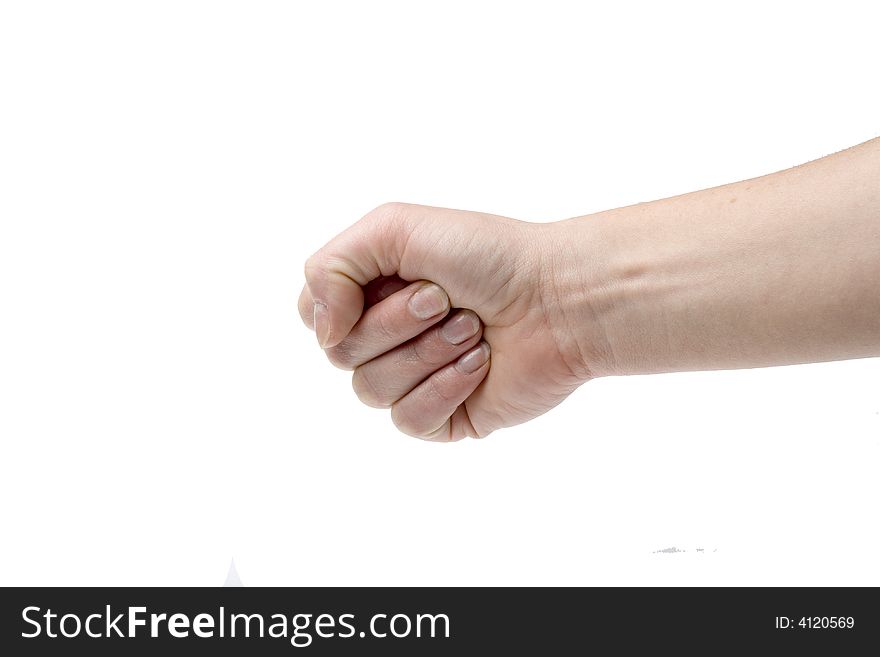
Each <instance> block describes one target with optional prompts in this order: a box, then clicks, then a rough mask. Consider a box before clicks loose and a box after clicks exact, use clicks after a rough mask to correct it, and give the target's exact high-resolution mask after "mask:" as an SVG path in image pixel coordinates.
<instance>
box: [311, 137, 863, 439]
mask: <svg viewBox="0 0 880 657" xmlns="http://www.w3.org/2000/svg"><path fill="white" fill-rule="evenodd" d="M406 281H416V282H415V283H412V284H409V283H407V282H406ZM429 281H431V282H433V283H436V285H437V286H439V288H437V287H436V286H431V285H430V284H429V283H428V282H429ZM423 288H428V289H427V291H426V294H423V295H421V296H420V300H419V301H413V302H412V303H411V302H410V300H411V299H412V298H413V296H414V294H415V293H416V292H417V291H419V290H423ZM432 298H433V299H434V301H435V302H436V305H435V307H431V305H430V304H429V303H427V301H428V300H430V299H432ZM299 309H300V313H301V314H302V317H303V320H304V322H305V323H306V324H307V325H308V326H309V327H310V328H312V329H314V330H316V333H317V336H318V340H319V343H320V344H321V346H322V347H323V348H324V349H325V350H326V352H327V355H328V357H329V358H330V360H331V362H333V363H334V364H335V365H337V366H340V367H345V368H348V369H353V370H354V375H353V385H354V388H355V391H356V393H357V394H358V396H359V397H360V398H361V400H362V401H364V402H365V403H368V404H370V405H373V406H378V407H387V408H390V409H391V412H392V419H393V420H394V422H395V424H396V425H397V426H398V428H400V429H401V430H402V431H404V432H405V433H407V434H410V435H413V436H417V437H421V438H426V439H430V440H439V441H450V440H458V439H460V438H463V437H466V436H474V437H484V436H486V435H488V434H489V433H491V432H492V431H494V430H496V429H499V428H502V427H506V426H511V425H514V424H519V423H521V422H525V421H527V420H529V419H531V418H533V417H536V416H537V415H540V414H541V413H544V412H545V411H547V410H549V409H550V408H552V407H554V406H555V405H556V404H558V403H559V402H561V401H562V400H563V399H565V398H566V397H567V396H568V395H569V394H570V393H571V392H572V391H573V390H575V389H576V388H577V387H578V386H579V385H581V384H582V383H584V382H586V381H588V380H590V379H591V378H595V377H600V376H609V375H625V374H645V373H659V372H672V371H683V370H711V369H733V368H745V367H765V366H772V365H784V364H793V363H805V362H815V361H827V360H838V359H846V358H864V357H870V356H878V355H880V139H875V140H872V141H870V142H867V143H865V144H861V145H859V146H856V147H854V148H851V149H848V150H846V151H842V152H840V153H836V154H834V155H831V156H829V157H826V158H822V159H820V160H816V161H814V162H810V163H808V164H805V165H802V166H799V167H795V168H793V169H789V170H786V171H781V172H778V173H774V174H771V175H768V176H763V177H761V178H755V179H752V180H746V181H742V182H737V183H733V184H730V185H724V186H721V187H716V188H712V189H707V190H702V191H699V192H693V193H691V194H685V195H682V196H677V197H673V198H668V199H662V200H659V201H654V202H651V203H643V204H639V205H635V206H630V207H625V208H619V209H616V210H611V211H608V212H601V213H598V214H594V215H589V216H584V217H577V218H574V219H568V220H564V221H559V222H555V223H544V224H534V223H526V222H521V221H516V220H514V219H509V218H506V217H499V216H495V215H489V214H483V213H475V212H464V211H459V210H449V209H442V208H432V207H425V206H418V205H406V204H399V203H392V204H387V205H384V206H381V207H379V208H377V209H376V210H373V211H372V212H370V213H369V214H367V215H366V216H365V217H364V218H363V219H361V220H360V221H359V222H358V223H356V224H354V225H353V226H352V227H351V228H349V229H348V230H346V231H345V232H343V233H342V234H341V235H339V236H337V237H336V238H334V239H333V240H331V241H330V242H329V243H328V244H327V245H326V246H324V247H323V248H322V249H321V250H320V251H318V252H317V253H316V254H315V255H314V256H312V257H311V258H310V259H309V261H308V263H307V264H306V286H305V287H304V289H303V292H302V294H301V296H300V301H299ZM454 309H469V310H454ZM435 311H436V312H435ZM477 319H479V320H480V321H476V320H477ZM447 324H449V327H448V328H446V327H447ZM451 336H454V337H451Z"/></svg>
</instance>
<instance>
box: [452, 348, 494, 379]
mask: <svg viewBox="0 0 880 657" xmlns="http://www.w3.org/2000/svg"><path fill="white" fill-rule="evenodd" d="M488 360H489V345H488V344H486V343H485V342H481V343H480V344H479V346H477V347H475V348H474V349H471V350H470V351H469V352H467V353H466V354H465V355H464V356H462V357H461V358H459V359H458V362H457V363H456V364H455V367H456V369H457V370H458V371H459V372H462V373H463V374H473V373H474V372H476V371H477V370H478V369H480V368H481V367H482V366H483V365H485V364H486V362H487V361H488Z"/></svg>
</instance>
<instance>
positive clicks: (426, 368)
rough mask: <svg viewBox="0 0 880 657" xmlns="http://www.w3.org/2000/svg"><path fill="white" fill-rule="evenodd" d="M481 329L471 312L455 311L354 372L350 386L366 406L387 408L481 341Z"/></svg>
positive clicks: (474, 314) (480, 324)
mask: <svg viewBox="0 0 880 657" xmlns="http://www.w3.org/2000/svg"><path fill="white" fill-rule="evenodd" d="M482 330H483V326H482V323H481V322H480V318H479V317H477V315H476V313H474V312H473V311H472V310H458V311H456V312H454V313H452V314H451V315H449V316H448V317H447V318H446V320H445V321H444V322H443V323H442V324H438V325H437V326H434V327H433V328H431V329H428V330H427V331H425V332H424V333H422V334H421V335H419V336H417V337H415V338H413V339H412V340H410V341H409V342H406V343H405V344H403V345H401V346H399V347H397V348H396V349H392V350H391V351H388V352H386V353H384V354H382V355H381V356H378V357H377V358H374V359H373V360H370V361H368V362H366V363H364V364H363V365H361V366H359V367H358V368H356V369H355V371H354V374H353V375H352V379H351V384H352V387H353V388H354V391H355V393H357V396H358V398H359V399H360V400H361V401H362V402H363V403H365V404H367V405H368V406H373V407H376V408H388V407H390V406H391V405H392V404H393V403H394V402H396V401H397V400H398V399H400V398H401V397H403V396H404V395H406V394H407V393H408V392H409V391H410V390H412V389H413V388H415V387H416V386H417V385H418V384H419V383H420V382H422V381H424V380H425V379H427V378H428V377H429V376H430V375H431V374H433V373H434V372H435V371H437V370H438V369H440V368H441V367H443V366H445V365H448V364H449V363H451V362H453V361H455V360H456V359H457V358H459V357H460V356H463V355H464V354H465V353H466V352H468V351H469V350H470V349H471V348H472V347H474V346H476V344H477V343H478V342H479V341H480V337H481V335H482Z"/></svg>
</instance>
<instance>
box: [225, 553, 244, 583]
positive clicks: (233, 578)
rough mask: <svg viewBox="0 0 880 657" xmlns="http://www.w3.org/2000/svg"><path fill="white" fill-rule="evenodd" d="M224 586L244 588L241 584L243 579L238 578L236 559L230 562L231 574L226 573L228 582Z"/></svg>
mask: <svg viewBox="0 0 880 657" xmlns="http://www.w3.org/2000/svg"><path fill="white" fill-rule="evenodd" d="M223 586H224V587H225V586H229V587H239V586H244V585H243V584H242V583H241V578H240V577H239V576H238V571H237V570H236V569H235V559H233V560H232V561H230V562H229V572H228V573H226V581H225V582H223Z"/></svg>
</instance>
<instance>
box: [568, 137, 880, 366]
mask: <svg viewBox="0 0 880 657" xmlns="http://www.w3.org/2000/svg"><path fill="white" fill-rule="evenodd" d="M556 230H557V234H558V236H559V237H558V244H559V249H560V253H562V254H564V256H561V257H560V259H561V260H562V261H563V262H567V263H569V265H568V266H565V267H564V269H565V272H564V273H562V274H558V275H557V278H558V279H562V280H563V281H564V282H563V283H561V287H562V288H563V290H562V291H561V292H559V293H558V294H559V297H560V298H561V299H562V300H563V303H570V304H571V306H570V307H571V310H569V311H568V313H567V317H566V325H567V326H568V327H570V328H571V330H573V331H575V332H580V334H578V335H575V337H574V343H575V344H576V346H577V350H578V353H579V356H580V357H581V358H582V359H583V361H584V365H585V367H586V369H587V370H588V371H589V372H590V374H591V375H594V376H601V375H607V374H638V373H651V372H669V371H682V370H706V369H728V368H743V367H762V366H769V365H783V364H793V363H801V362H811V361H824V360H836V359H842V358H859V357H867V356H877V355H880V140H873V141H871V142H868V143H866V144H862V145H860V146H857V147H855V148H853V149H849V150H847V151H843V152H841V153H837V154H835V155H832V156H829V157H827V158H823V159H821V160H817V161H815V162H811V163H809V164H806V165H802V166H800V167H796V168H794V169H789V170H787V171H782V172H779V173H775V174H771V175H768V176H764V177H761V178H756V179H753V180H746V181H743V182H739V183H734V184H731V185H725V186H723V187H717V188H713V189H708V190H704V191H700V192H695V193H692V194H686V195H683V196H678V197H674V198H670V199H664V200H661V201H656V202H652V203H645V204H640V205H636V206H631V207H627V208H621V209H618V210H612V211H609V212H604V213H600V214H598V215H591V216H588V217H580V218H577V219H572V220H568V221H565V222H560V223H559V224H557V225H556ZM585 327H586V328H585Z"/></svg>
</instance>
